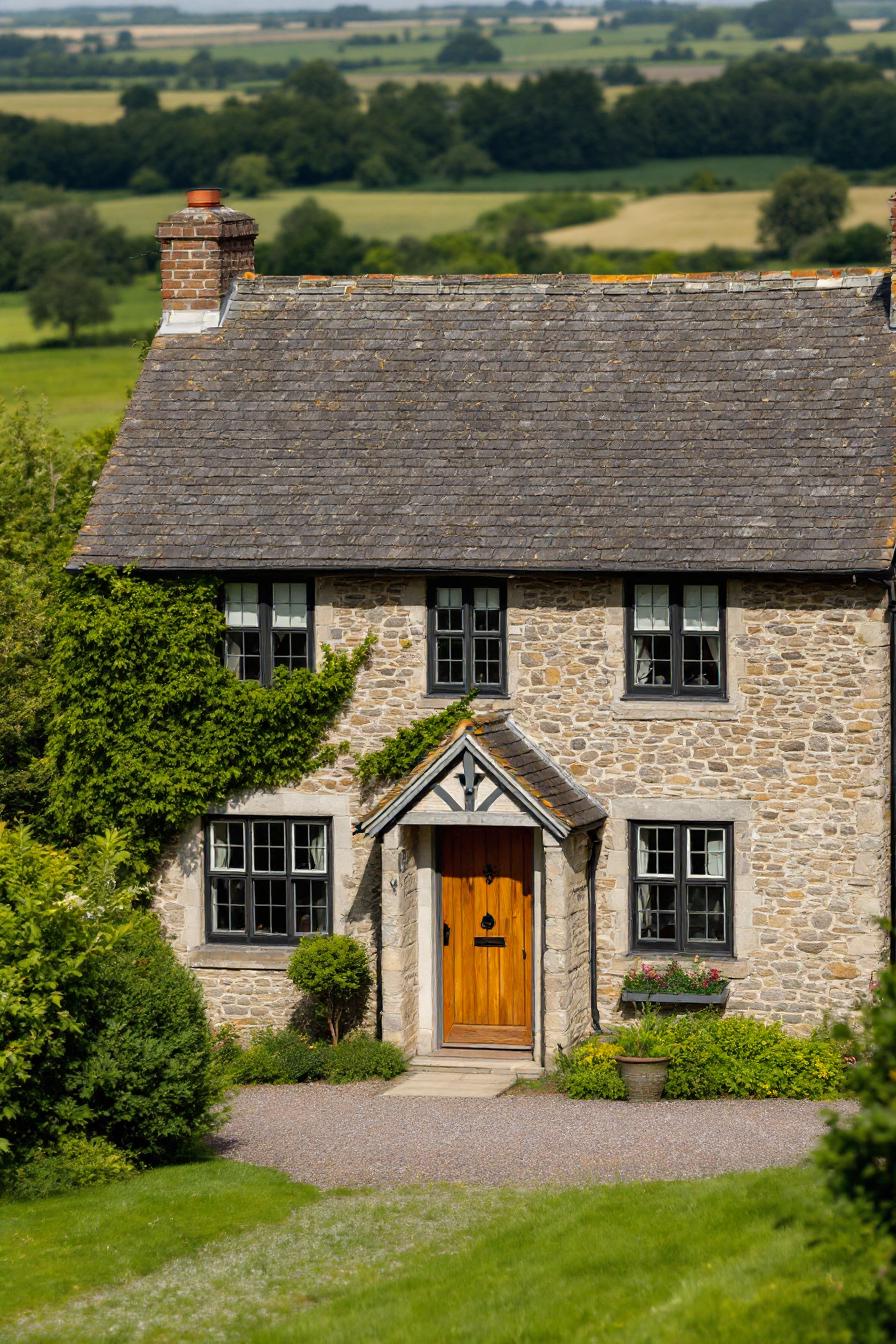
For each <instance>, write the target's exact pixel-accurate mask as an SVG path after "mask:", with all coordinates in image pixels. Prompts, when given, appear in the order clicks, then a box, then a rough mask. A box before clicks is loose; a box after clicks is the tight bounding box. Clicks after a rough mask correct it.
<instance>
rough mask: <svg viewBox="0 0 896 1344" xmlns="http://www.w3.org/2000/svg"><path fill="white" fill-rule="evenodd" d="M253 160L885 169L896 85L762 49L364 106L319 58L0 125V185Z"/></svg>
mask: <svg viewBox="0 0 896 1344" xmlns="http://www.w3.org/2000/svg"><path fill="white" fill-rule="evenodd" d="M248 153H253V154H261V155H264V156H265V158H266V160H267V162H268V165H269V167H270V171H271V174H272V177H273V178H274V179H275V180H277V181H279V182H281V183H283V184H284V185H288V186H302V185H312V184H314V183H319V182H328V181H334V180H339V179H342V180H345V179H351V178H357V179H359V180H361V181H362V182H363V183H364V185H367V186H379V187H388V186H399V185H406V184H409V183H413V182H417V181H420V180H421V179H422V178H423V177H426V176H428V175H431V174H432V173H434V172H437V171H438V170H439V168H438V164H439V161H440V160H442V159H443V157H444V156H445V155H446V154H450V156H451V161H452V175H453V176H455V177H461V176H463V175H464V167H465V164H466V163H467V162H469V164H470V168H469V171H470V172H471V173H475V172H479V173H483V172H487V171H491V170H492V168H493V167H496V168H498V169H505V170H514V169H516V170H523V171H550V170H566V171H570V170H577V169H585V168H594V169H598V168H610V167H616V166H621V165H625V164H632V163H637V162H639V161H641V160H644V159H651V158H666V159H674V158H683V157H698V156H702V155H720V154H732V155H737V154H798V155H805V156H807V157H811V158H815V159H817V160H818V161H820V162H822V163H829V164H832V165H834V166H836V167H845V168H851V169H852V168H880V167H885V166H888V165H890V164H894V163H896V85H894V84H892V83H890V82H889V81H887V80H886V79H885V78H884V77H883V75H882V74H881V72H880V71H879V70H877V69H876V68H875V67H873V66H871V65H868V64H865V63H858V62H846V61H830V60H809V59H806V58H804V57H801V56H798V55H790V54H786V53H778V52H775V53H769V54H767V55H761V56H757V57H753V58H752V59H750V60H746V61H740V62H737V63H735V64H732V65H731V66H730V67H729V68H728V69H726V70H725V72H724V73H723V74H721V75H720V76H719V77H718V78H717V79H712V80H705V81H703V82H702V83H696V84H691V85H679V84H666V85H647V86H645V87H641V88H638V89H636V90H634V91H633V92H632V93H631V94H628V95H626V96H624V97H622V98H620V99H619V100H618V102H617V103H615V104H614V106H613V107H610V108H608V107H607V106H606V103H605V101H604V95H603V89H602V86H601V84H600V82H599V81H598V79H597V78H596V77H595V76H594V75H592V74H591V73H590V72H589V71H586V70H558V71H551V72H549V73H546V74H544V75H541V76H540V77H537V78H530V79H525V80H523V82H522V83H521V84H520V85H519V86H518V87H517V88H516V89H510V88H505V87H503V86H502V85H499V84H497V83H495V82H493V81H487V82H485V83H484V84H480V85H465V86H463V87H462V88H461V89H460V90H458V91H457V93H452V92H451V91H449V90H448V89H447V88H446V87H443V86H441V85H438V84H423V83H418V84H416V85H413V86H408V87H405V86H401V85H398V84H396V83H389V82H387V83H384V84H381V85H380V86H379V87H378V88H377V89H376V90H375V91H374V93H373V94H372V95H371V96H370V98H369V101H368V103H367V106H366V107H365V106H363V105H362V104H361V102H360V100H359V97H358V95H357V93H356V92H355V90H354V89H353V88H352V87H351V86H350V85H349V83H348V82H347V80H345V79H344V78H343V76H342V75H340V73H339V72H338V71H337V70H336V69H335V68H334V67H333V66H330V65H327V64H325V63H323V62H312V63H309V64H307V65H304V66H301V67H300V68H299V69H297V70H296V71H294V72H293V73H292V74H290V75H289V77H288V78H287V79H286V80H285V81H284V82H283V84H282V85H280V86H279V87H278V88H277V89H275V90H273V91H271V92H269V93H265V94H263V95H262V96H261V97H260V98H259V99H258V100H257V101H256V102H251V103H244V102H240V101H239V100H237V99H230V100H227V101H226V102H225V103H224V105H223V106H222V107H221V108H220V109H218V110H216V111H207V110H205V109H201V108H180V109H177V110H174V111H163V110H161V109H159V108H156V107H146V108H142V109H136V110H132V111H130V112H128V113H127V114H126V115H125V116H123V117H122V118H121V119H120V120H119V121H117V122H114V123H112V124H108V125H98V126H85V125H76V124H69V123H64V122H54V121H38V120H33V119H29V118H26V117H21V116H16V115H3V116H0V178H2V177H4V176H5V178H6V179H7V180H8V181H10V182H20V181H31V182H41V183H45V184H47V185H51V186H61V187H71V188H78V189H81V190H85V189H86V190H102V189H108V188H122V187H127V186H128V185H129V184H130V182H131V179H132V178H133V177H134V175H135V174H136V173H138V172H139V171H140V170H145V169H146V168H151V169H152V170H153V171H154V173H155V174H156V180H157V181H158V182H159V183H162V184H164V185H168V186H172V187H185V186H188V185H190V184H192V183H194V182H196V181H198V180H205V179H206V178H208V177H209V176H210V174H214V173H216V172H218V171H219V169H220V168H221V167H222V165H226V164H227V163H228V162H230V161H231V160H232V159H233V158H234V157H235V156H238V155H243V154H248Z"/></svg>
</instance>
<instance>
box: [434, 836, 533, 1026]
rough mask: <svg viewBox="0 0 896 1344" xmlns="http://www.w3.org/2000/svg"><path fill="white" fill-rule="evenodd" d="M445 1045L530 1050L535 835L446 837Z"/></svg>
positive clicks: (443, 842) (443, 862)
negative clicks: (533, 854) (518, 1047)
mask: <svg viewBox="0 0 896 1344" xmlns="http://www.w3.org/2000/svg"><path fill="white" fill-rule="evenodd" d="M441 872H442V1041H443V1043H444V1044H445V1045H523V1046H525V1045H531V1044H532V962H531V956H532V833H531V831H529V830H526V829H523V828H522V827H510V826H507V827H503V828H498V827H490V826H481V827H480V826H445V827H443V828H442V831H441Z"/></svg>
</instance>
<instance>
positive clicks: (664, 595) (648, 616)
mask: <svg viewBox="0 0 896 1344" xmlns="http://www.w3.org/2000/svg"><path fill="white" fill-rule="evenodd" d="M635 629H636V630H638V631H642V630H644V631H648V632H649V631H651V630H668V629H669V585H668V584H667V583H636V584H635Z"/></svg>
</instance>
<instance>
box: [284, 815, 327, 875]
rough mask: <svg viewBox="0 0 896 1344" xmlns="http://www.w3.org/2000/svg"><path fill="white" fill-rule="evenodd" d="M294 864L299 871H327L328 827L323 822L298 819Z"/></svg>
mask: <svg viewBox="0 0 896 1344" xmlns="http://www.w3.org/2000/svg"><path fill="white" fill-rule="evenodd" d="M292 866H293V868H294V869H295V871H296V872H297V873H325V872H326V871H327V828H326V826H325V825H324V824H323V822H317V821H297V822H296V823H295V824H294V826H293V828H292Z"/></svg>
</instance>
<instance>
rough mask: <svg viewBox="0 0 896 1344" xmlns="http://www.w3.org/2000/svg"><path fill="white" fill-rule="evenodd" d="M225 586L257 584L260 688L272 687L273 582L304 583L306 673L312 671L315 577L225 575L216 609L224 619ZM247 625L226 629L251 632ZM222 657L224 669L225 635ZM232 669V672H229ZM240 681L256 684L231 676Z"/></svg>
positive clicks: (294, 575)
mask: <svg viewBox="0 0 896 1344" xmlns="http://www.w3.org/2000/svg"><path fill="white" fill-rule="evenodd" d="M228 583H254V584H257V585H258V644H259V663H260V674H259V677H258V684H259V685H260V686H271V685H272V684H273V680H274V633H275V627H274V597H273V592H274V584H275V583H304V585H305V595H306V611H307V623H306V627H305V629H306V638H307V644H308V662H307V664H306V667H307V670H308V671H309V672H313V671H314V670H315V656H314V578H313V576H312V575H311V574H305V573H299V572H294V571H288V572H286V573H279V572H278V573H274V574H259V573H257V572H248V573H227V574H224V575H222V577H221V594H220V599H219V604H218V605H219V608H220V611H221V613H222V615H225V617H226V601H227V591H226V585H227V584H228ZM252 628H253V627H251V626H248V627H244V626H239V627H238V626H228V629H232V630H235V631H236V630H245V629H252ZM221 658H222V661H223V663H224V666H225V667H227V634H226V633H225V635H224V643H223V646H222V649H221ZM231 670H232V669H231ZM292 670H293V671H301V670H302V669H300V668H294V669H292ZM233 675H234V676H235V677H237V679H238V680H240V681H255V680H256V679H255V678H254V677H239V676H238V674H237V673H236V672H234V673H233Z"/></svg>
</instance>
